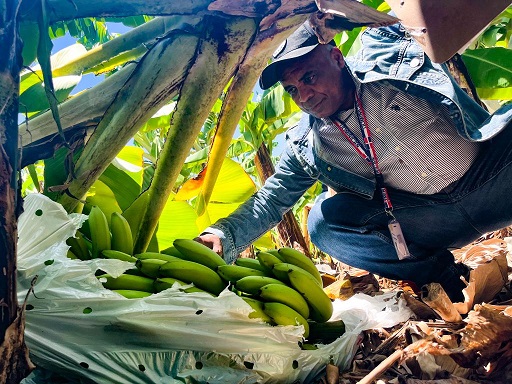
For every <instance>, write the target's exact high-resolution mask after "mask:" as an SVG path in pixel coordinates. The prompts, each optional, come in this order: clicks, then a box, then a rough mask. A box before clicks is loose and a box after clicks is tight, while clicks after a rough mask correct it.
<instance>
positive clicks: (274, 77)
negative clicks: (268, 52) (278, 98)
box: [260, 44, 319, 89]
mask: <svg viewBox="0 0 512 384" xmlns="http://www.w3.org/2000/svg"><path fill="white" fill-rule="evenodd" d="M318 45H319V44H315V45H309V46H307V47H301V48H298V49H295V50H293V51H290V52H288V53H287V54H285V55H283V56H282V57H280V58H279V59H276V60H274V61H273V62H272V63H270V64H269V65H268V66H267V67H266V68H265V69H264V70H263V72H262V73H261V76H260V87H261V89H269V88H270V87H271V86H273V85H274V84H275V83H277V82H278V81H279V80H281V79H280V75H281V73H280V71H278V70H277V69H278V68H279V66H280V65H282V63H283V62H285V61H287V60H291V59H296V58H297V57H301V56H304V55H305V54H307V53H309V52H311V51H312V50H313V49H315V48H316V47H317V46H318Z"/></svg>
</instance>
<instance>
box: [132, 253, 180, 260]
mask: <svg viewBox="0 0 512 384" xmlns="http://www.w3.org/2000/svg"><path fill="white" fill-rule="evenodd" d="M134 257H136V258H137V259H140V260H145V259H159V260H164V261H177V260H181V259H180V258H179V257H175V256H171V255H165V254H163V253H160V252H142V253H137V254H136V255H134Z"/></svg>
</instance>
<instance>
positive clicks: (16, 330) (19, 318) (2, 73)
mask: <svg viewBox="0 0 512 384" xmlns="http://www.w3.org/2000/svg"><path fill="white" fill-rule="evenodd" d="M19 3H20V1H19V0H18V1H16V0H7V1H6V0H0V47H2V48H3V53H2V55H0V226H1V230H0V271H2V277H1V278H0V382H1V383H7V384H10V383H19V382H20V381H21V380H22V379H23V378H25V377H26V376H27V375H28V374H29V373H30V371H31V370H32V369H33V365H32V364H31V362H30V360H29V358H28V352H27V349H26V346H25V341H24V325H25V324H24V317H23V310H21V309H19V308H18V300H17V294H16V246H17V237H18V236H17V218H18V215H19V213H20V211H21V210H20V209H19V206H18V202H19V198H18V196H17V194H18V188H17V185H18V181H17V170H18V166H17V164H18V156H17V153H18V145H17V144H18V123H17V119H18V94H19V71H20V69H21V64H22V59H21V47H22V46H21V41H20V39H19V36H18V28H17V12H18V7H19Z"/></svg>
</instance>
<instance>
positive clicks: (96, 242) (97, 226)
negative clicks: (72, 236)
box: [88, 205, 110, 258]
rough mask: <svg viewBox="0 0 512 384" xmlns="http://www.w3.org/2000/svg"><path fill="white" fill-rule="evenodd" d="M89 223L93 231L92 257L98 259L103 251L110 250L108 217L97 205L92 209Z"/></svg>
mask: <svg viewBox="0 0 512 384" xmlns="http://www.w3.org/2000/svg"><path fill="white" fill-rule="evenodd" d="M88 221H89V228H90V231H91V243H92V257H93V258H97V257H99V256H100V253H101V251H104V250H105V249H110V229H109V226H108V221H107V217H106V216H105V214H104V213H103V211H102V210H101V208H100V207H98V206H97V205H93V207H92V208H91V212H89V219H88Z"/></svg>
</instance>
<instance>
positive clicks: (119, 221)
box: [110, 212, 133, 255]
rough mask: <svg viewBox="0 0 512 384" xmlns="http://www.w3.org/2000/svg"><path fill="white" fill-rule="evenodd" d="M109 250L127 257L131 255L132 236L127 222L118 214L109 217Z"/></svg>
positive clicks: (114, 213)
mask: <svg viewBox="0 0 512 384" xmlns="http://www.w3.org/2000/svg"><path fill="white" fill-rule="evenodd" d="M110 232H111V233H112V242H111V248H112V249H115V250H116V251H121V252H124V253H127V254H129V255H131V254H133V236H132V230H131V228H130V224H129V223H128V220H126V219H125V218H124V216H123V215H121V214H120V213H119V212H112V215H111V216H110Z"/></svg>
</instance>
